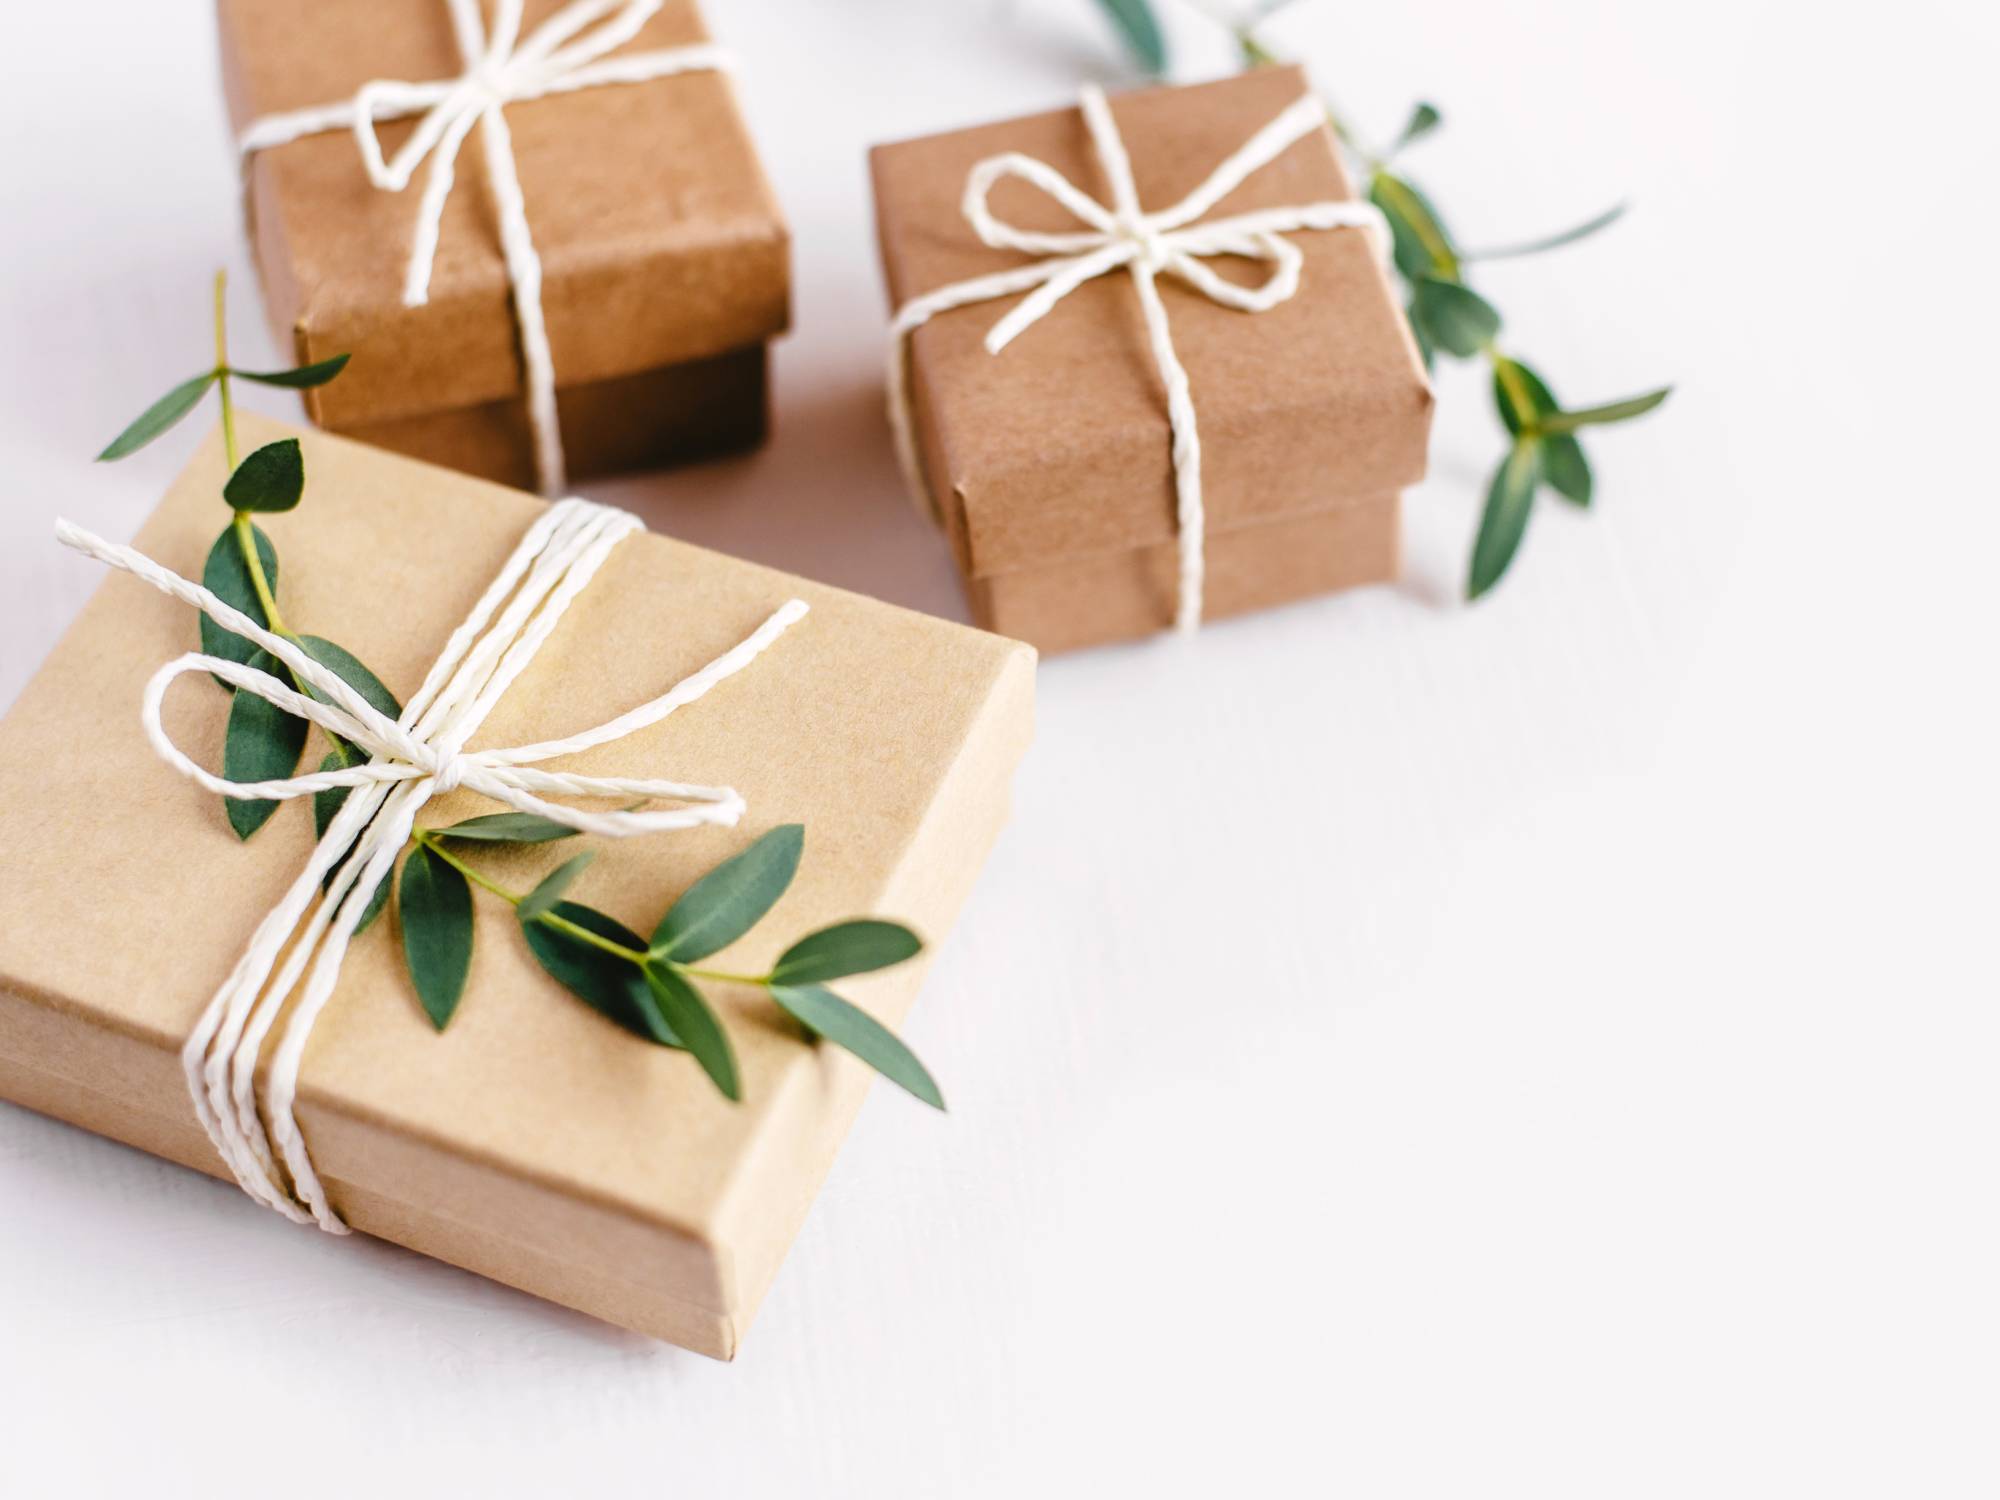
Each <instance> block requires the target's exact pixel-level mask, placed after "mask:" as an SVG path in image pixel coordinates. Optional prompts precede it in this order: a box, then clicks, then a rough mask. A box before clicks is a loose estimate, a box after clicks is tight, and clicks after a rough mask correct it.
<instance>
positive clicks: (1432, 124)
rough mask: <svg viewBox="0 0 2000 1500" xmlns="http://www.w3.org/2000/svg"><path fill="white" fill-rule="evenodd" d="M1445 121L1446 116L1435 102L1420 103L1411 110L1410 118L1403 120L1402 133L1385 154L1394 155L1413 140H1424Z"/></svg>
mask: <svg viewBox="0 0 2000 1500" xmlns="http://www.w3.org/2000/svg"><path fill="white" fill-rule="evenodd" d="M1443 123H1444V116H1443V115H1441V114H1439V113H1438V111H1437V106H1436V105H1435V104H1419V105H1418V106H1417V107H1416V108H1415V109H1413V110H1411V111H1410V118H1409V119H1407V120H1405V121H1404V122H1403V129H1402V132H1401V134H1399V135H1398V136H1397V137H1396V139H1395V140H1394V141H1393V142H1391V143H1390V146H1389V149H1388V151H1387V152H1385V153H1384V154H1385V155H1388V156H1394V155H1395V154H1396V153H1397V152H1398V151H1401V150H1402V149H1403V148H1404V147H1405V146H1407V145H1409V144H1411V143H1412V142H1413V141H1420V140H1422V139H1423V138H1424V137H1425V136H1427V135H1429V134H1430V133H1431V132H1432V131H1433V130H1436V129H1437V128H1438V126H1439V125H1441V124H1443Z"/></svg>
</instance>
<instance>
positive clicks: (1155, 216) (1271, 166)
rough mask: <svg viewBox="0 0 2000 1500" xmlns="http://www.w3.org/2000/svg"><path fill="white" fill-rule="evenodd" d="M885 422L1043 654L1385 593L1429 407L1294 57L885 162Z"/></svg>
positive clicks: (970, 576) (916, 476) (915, 482)
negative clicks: (1376, 585) (1321, 600)
mask: <svg viewBox="0 0 2000 1500" xmlns="http://www.w3.org/2000/svg"><path fill="white" fill-rule="evenodd" d="M872 164H873V169H874V182H875V204H876V215H877V227H878V230H879V234H880V240H881V251H882V261H883V266H884V269H885V272H886V276H887V280H888V286H889V295H890V299H891V301H892V303H893V304H894V306H895V309H896V312H895V318H894V324H893V327H892V332H891V348H890V363H889V381H888V383H889V398H890V420H891V424H892V426H893V427H894V429H895V433H896V438H897V444H898V448H899V453H900V456H901V458H902V460H903V464H904V468H905V472H906V475H907V477H908V479H909V482H910V485H911V488H912V490H913V492H914V493H915V494H916V495H917V496H918V498H919V500H920V503H921V504H922V505H923V506H924V507H925V508H927V509H928V510H930V511H931V513H932V514H933V515H934V516H935V517H936V518H937V520H938V521H939V522H940V524H941V525H942V526H943V528H944V530H945V532H946V535H947V536H948V537H949V539H950V542H951V546H952V549H953V552H954V554H955V555H956V558H957V561H958V564H959V568H960V571H961V572H962V574H963V575H964V578H965V582H966V588H967V593H968V595H969V597H970V600H971V604H972V612H973V616H974V618H975V619H976V620H977V621H978V622H979V623H980V624H982V625H984V626H986V627H987V628H988V629H991V630H996V631H999V632H1001V633H1002V634H1005V635H1011V636H1014V637H1017V638H1018V639H1021V640H1024V641H1029V642H1032V643H1033V644H1035V645H1036V646H1038V647H1040V648H1041V649H1043V650H1044V651H1056V650H1064V649H1068V648H1070V647H1076V646H1087V645H1091V644H1094V643H1097V642H1102V641H1110V640H1117V639H1121V638H1127V637H1132V636H1139V635H1144V634H1147V633H1149V632H1152V631H1156V630H1160V629H1163V628H1166V627H1167V626H1169V625H1172V624H1176V623H1177V624H1178V625H1179V626H1181V627H1182V628H1183V629H1191V628H1193V627H1194V626H1195V625H1196V624H1197V623H1198V622H1199V621H1200V620H1201V619H1203V618H1205V617H1206V618H1215V617H1218V616H1222V615H1231V614H1237V613H1240V612H1243V611H1246V610H1251V609H1259V608H1263V607H1265V606H1267V605H1273V604H1278V603H1281V602H1284V601H1287V600H1292V599H1298V598H1301V597H1304V596H1306V595H1310V594H1315V593H1320V592H1324V591H1326V590H1331V589H1339V588H1345V587H1348V586H1350V585H1354V584H1362V583H1371V582H1377V581H1380V580H1385V579H1389V578H1393V577H1394V576H1395V574H1396V569H1397V540H1398V538H1397V532H1398V508H1399V492H1400V491H1401V489H1402V488H1403V487H1404V486H1405V485H1408V484H1410V483H1412V482H1414V481H1415V480H1417V479H1419V478H1421V477H1422V474H1423V471H1424V451H1425V444H1426V441H1427V439H1428V436H1429V427H1430V411H1431V393H1430V388H1429V384H1428V382H1427V381H1426V380H1425V377H1424V370H1423V365H1422V362H1421V360H1420V358H1419V356H1418V353H1417V349H1416V346H1415V344H1414V342H1413V341H1412V339H1411V337H1410V335H1409V332H1408V329H1407V327H1406V325H1405V323H1404V320H1403V316H1402V314H1401V312H1400V311H1399V309H1398V307H1397V304H1396V302H1395V300H1394V297H1393V295H1392V292H1391V289H1390V285H1389V281H1388V279H1387V276H1386V274H1385V269H1384V266H1383V263H1382V255H1383V252H1384V250H1385V247H1386V236H1385V234H1384V233H1383V232H1382V229H1381V226H1380V223H1379V216H1378V215H1377V214H1376V213H1375V210H1373V209H1372V208H1371V207H1369V206H1368V205H1366V204H1363V203H1357V202H1356V201H1354V194H1353V190H1352V187H1351V186H1350V184H1349V182H1348V178H1347V175H1346V173H1345V172H1344V171H1343V170H1342V167H1341V163H1340V160H1339V158H1338V156H1337V154H1336V153H1335V150H1334V145H1333V140H1332V137H1331V134H1330V132H1329V131H1328V129H1327V125H1326V118H1325V114H1324V112H1323V110H1322V109H1321V107H1320V106H1319V104H1318V103H1317V101H1316V100H1315V99H1314V98H1313V96H1312V92H1311V89H1310V87H1309V86H1308V84H1307V81H1306V78H1305V75H1304V74H1303V72H1302V71H1301V70H1299V69H1297V68H1291V67H1284V68H1277V67H1274V68H1264V69H1259V70H1257V71H1254V72H1250V73H1245V74H1242V75H1240V76H1238V77H1235V78H1230V79H1227V80H1225V81H1222V82H1219V83H1210V84H1204V85H1200V86H1196V87H1187V88H1157V89H1150V90H1146V91H1142V92H1138V93H1132V94H1125V95H1121V96H1120V97H1118V98H1117V99H1115V100H1109V101H1107V100H1106V99H1105V97H1104V96H1103V95H1102V94H1100V93H1097V92H1096V91H1094V90H1093V91H1091V92H1089V93H1087V94H1086V96H1085V98H1084V101H1083V105H1082V107H1081V108H1080V109H1070V110H1060V111H1057V112H1055V113H1052V114H1043V115H1034V116H1031V117H1029V118H1026V119H1020V120H1009V121H1006V122H1004V123H1002V124H998V125H987V126H982V127H980V128H977V129H972V130H961V131H956V132H953V133H951V134H947V135H937V136H931V137H928V138H925V139H922V140H914V141H905V142H902V143H899V144H896V145H889V146H881V147H877V148H876V149H875V151H874V153H873V157H872Z"/></svg>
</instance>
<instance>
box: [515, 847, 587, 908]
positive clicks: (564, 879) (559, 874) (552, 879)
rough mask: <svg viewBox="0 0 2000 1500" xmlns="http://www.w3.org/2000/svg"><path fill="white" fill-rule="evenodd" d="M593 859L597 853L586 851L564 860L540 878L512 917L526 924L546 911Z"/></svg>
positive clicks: (523, 898)
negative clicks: (539, 881)
mask: <svg viewBox="0 0 2000 1500" xmlns="http://www.w3.org/2000/svg"><path fill="white" fill-rule="evenodd" d="M595 858H597V851H596V850H594V849H586V850H585V851H584V852H583V853H581V854H579V855H576V856H575V857H574V858H571V859H566V860H564V861H563V862H562V863H561V864H559V865H557V866H556V867H555V868H554V869H553V870H551V871H549V873H548V874H546V875H544V876H543V877H542V880H541V884H539V885H537V886H536V887H535V888H534V889H533V890H532V891H530V892H528V894H527V895H525V896H523V897H522V898H521V904H520V905H519V906H517V907H515V908H514V915H515V916H517V917H519V918H520V919H521V920H522V921H523V922H528V921H532V920H533V919H534V918H536V917H538V916H540V915H541V914H542V913H543V912H545V911H548V910H549V909H550V908H551V907H553V906H554V905H555V904H556V903H557V902H558V901H560V900H562V893H563V892H564V891H566V890H568V889H569V886H570V882H571V881H573V880H575V879H576V877H577V876H579V875H581V874H582V873H583V869H584V866H585V865H587V864H589V863H590V862H591V861H592V860H593V859H595Z"/></svg>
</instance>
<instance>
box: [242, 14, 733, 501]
mask: <svg viewBox="0 0 2000 1500" xmlns="http://www.w3.org/2000/svg"><path fill="white" fill-rule="evenodd" d="M523 3H524V0H496V4H495V7H494V25H493V30H492V32H491V34H490V35H489V34H488V32H487V30H486V26H485V23H484V21H483V20H482V19H481V16H480V9H479V0H445V4H446V7H447V9H448V10H449V12H450V15H451V23H452V33H453V35H454V37H455V38H456V39H457V42H458V49H459V52H460V54H461V55H462V56H463V57H464V59H465V72H464V73H463V74H462V75H460V76H459V77H457V78H442V79H436V80H433V81H430V82H426V83H406V82H402V81H399V80H393V79H376V80H373V81H370V82H368V83H364V84H363V85H362V86H361V88H360V89H359V90H357V91H356V93H355V95H354V97H353V98H352V99H349V100H343V101H340V102H337V103H332V104H325V105H319V106H316V107H313V108H309V109H298V110H289V111H286V112H285V113H283V114H274V115H265V116H263V117H262V118H260V119H257V120H254V121H252V122H251V123H250V124H249V125H248V126H247V127H246V128H245V129H244V130H243V132H242V134H241V135H240V136H239V138H238V141H237V146H238V149H239V150H240V151H241V152H242V154H243V155H244V157H245V158H248V157H249V156H250V155H252V154H253V153H255V152H258V151H261V150H264V149H266V148H267V147H271V146H281V145H284V144H285V143H287V142H289V141H295V140H299V139H301V138H302V137H305V136H309V135H319V134H322V133H324V132H326V131H330V130H352V131H353V132H354V137H355V141H356V143H357V144H358V145H359V147H360V151H361V161H362V166H363V168H364V169H365V170H366V172H367V174H368V180H369V181H370V182H372V183H374V185H375V186H376V187H378V188H382V189H384V190H386V191H389V192H401V191H402V190H403V189H404V188H405V187H407V186H409V183H410V179H411V178H412V177H413V176H414V175H415V173H416V170H417V168H418V167H419V166H420V165H422V163H423V161H424V159H425V158H426V157H429V158H430V175H429V176H428V177H427V178H426V180H425V183H424V191H423V199H422V202H421V204H420V206H419V208H418V211H417V221H416V227H415V229H414V231H413V233H412V239H411V245H410V259H409V264H408V268H407V270H406V272H405V275H404V281H403V304H404V306H406V307H420V306H422V305H423V304H424V303H425V302H426V301H427V300H428V298H429V296H430V280H431V267H432V264H433V262H434V261H435V259H436V256H437V243H438V226H439V224H440V222H441V220H442V218H443V215H444V206H445V200H446V199H447V198H449V197H450V196H451V190H452V185H453V182H454V168H455V165H456V163H457V160H458V152H459V148H460V147H461V146H462V145H463V144H464V143H465V138H466V136H467V135H468V134H470V133H471V131H472V128H473V127H474V126H475V125H477V126H479V127H480V139H481V143H482V144H483V145H484V147H485V151H486V170H487V176H488V178H489V179H490V181H491V184H492V188H493V200H494V212H495V216H496V218H497V221H498V228H499V233H500V253H501V257H502V259H503V260H504V262H505V264H506V269H507V281H508V285H509V286H510V287H511V288H512V291H513V300H514V316H515V319H516V321H517V322H518V324H519V327H520V340H521V365H522V371H523V382H524V386H525V391H526V397H527V406H528V422H529V427H530V429H531V430H532V432H533V435H534V447H535V470H536V476H537V480H538V482H539V484H540V486H541V491H542V493H543V494H544V495H548V496H555V495H559V494H560V493H562V491H563V490H564V489H565V488H567V484H568V481H567V479H566V477H565V470H564V463H563V446H562V429H561V425H560V423H559V422H558V421H557V417H556V377H555V362H554V358H553V356H552V355H551V354H550V352H549V335H548V326H547V322H546V319H545V318H544V317H543V314H542V262H541V257H540V256H539V255H538V254H537V253H536V250H535V240H534V235H533V233H532V232H531V230H530V229H529V226H528V209H527V200H526V198H525V197H524V196H523V194H522V191H521V179H520V174H519V173H518V171H517V170H516V168H515V162H514V147H513V140H512V137H511V136H510V135H509V133H508V130H507V117H506V106H507V105H509V104H513V103H519V102H521V101H523V100H528V99H539V98H543V97H545V96H547V95H550V94H564V93H574V92H576V91H578V90H580V89H591V88H602V87H605V86H607V85H611V84H620V83H643V82H647V81H649V80H652V79H656V78H667V77H671V76H673V75H674V74H677V73H689V72H703V71H721V70H727V69H728V67H729V66H730V62H729V58H728V55H727V54H726V53H725V52H724V51H723V50H722V49H721V48H719V47H714V46H709V45H701V46H692V47H670V48H660V49H655V50H652V51H646V52H632V53H626V54H623V55H620V56H615V57H614V56H609V55H608V54H610V53H612V52H614V51H615V50H616V49H617V48H619V47H622V46H623V45H624V44H625V43H627V42H629V41H630V40H631V39H632V38H633V37H634V36H636V35H638V33H639V31H640V29H641V28H642V27H643V26H644V25H645V24H646V22H647V21H648V20H650V19H651V18H652V16H653V15H654V14H655V13H656V12H657V11H658V10H659V9H660V7H661V5H662V4H663V3H664V0H572V3H571V4H569V5H566V6H564V7H563V8H562V9H561V10H559V11H557V12H556V13H555V14H554V15H553V16H551V17H550V18H549V19H548V20H547V21H545V22H543V23H542V24H541V25H540V26H538V27H537V28H535V30H534V31H532V32H530V33H529V34H528V35H527V36H526V37H522V36H521V23H522V7H523ZM419 114H420V115H422V119H421V120H420V121H419V122H418V124H417V128H416V130H415V131H414V132H413V133H412V134H411V136H410V138H409V139H408V140H407V141H405V142H404V143H403V146H402V148H401V149H400V150H398V151H397V152H396V154H395V155H394V156H393V157H390V158H388V159H386V160H385V159H384V157H383V155H382V143H381V139H380V137H379V136H378V135H377V134H376V130H375V125H376V122H377V121H379V120H393V119H400V118H404V117H407V116H411V115H419Z"/></svg>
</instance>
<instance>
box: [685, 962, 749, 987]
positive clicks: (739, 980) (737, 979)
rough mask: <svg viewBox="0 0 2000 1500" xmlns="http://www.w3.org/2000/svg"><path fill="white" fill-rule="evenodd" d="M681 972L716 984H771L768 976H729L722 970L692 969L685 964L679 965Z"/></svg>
mask: <svg viewBox="0 0 2000 1500" xmlns="http://www.w3.org/2000/svg"><path fill="white" fill-rule="evenodd" d="M681 972H682V973H683V974H686V975H688V976H689V977H690V978H694V979H712V980H714V981H715V982H716V983H717V984H754V985H759V986H762V985H768V984H769V983H770V982H771V976H770V975H769V974H731V973H728V972H727V971H725V970H722V969H693V968H689V967H688V966H687V965H685V964H683V965H681Z"/></svg>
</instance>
